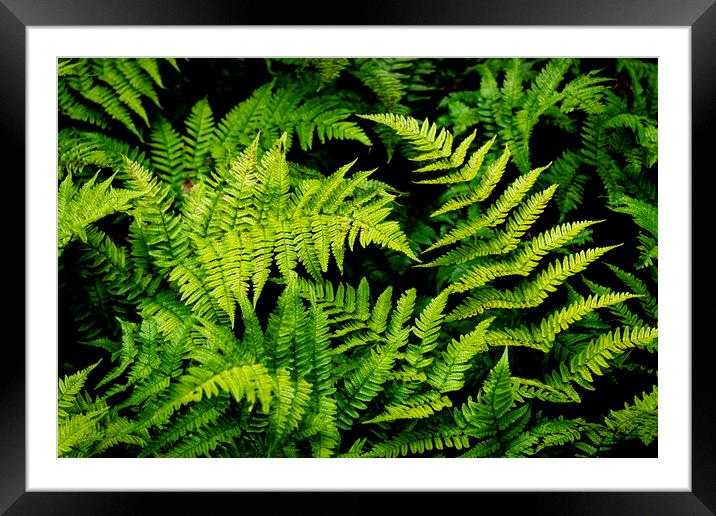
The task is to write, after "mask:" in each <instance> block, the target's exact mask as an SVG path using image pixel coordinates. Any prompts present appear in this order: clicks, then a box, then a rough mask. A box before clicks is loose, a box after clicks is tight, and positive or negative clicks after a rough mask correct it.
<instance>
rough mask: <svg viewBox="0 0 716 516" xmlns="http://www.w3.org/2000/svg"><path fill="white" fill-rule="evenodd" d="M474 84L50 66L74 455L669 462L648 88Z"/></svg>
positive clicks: (86, 62)
mask: <svg viewBox="0 0 716 516" xmlns="http://www.w3.org/2000/svg"><path fill="white" fill-rule="evenodd" d="M232 63H233V61H232ZM460 63H462V61H460V60H455V61H452V60H443V59H427V60H421V59H407V58H399V59H370V58H355V59H354V58H350V59H349V58H316V59H266V60H262V61H255V62H253V63H252V66H253V68H251V69H252V70H254V71H256V70H258V69H259V68H260V67H261V66H264V67H265V69H266V73H265V75H262V76H257V77H252V78H251V81H250V82H246V84H255V85H258V87H255V88H253V89H252V90H250V91H248V92H247V91H243V92H242V93H235V92H234V89H233V88H234V85H233V82H232V88H230V94H226V95H224V97H223V98H222V99H221V100H222V101H223V102H218V101H216V99H217V97H220V95H217V94H216V92H214V91H209V92H207V93H206V94H204V93H202V94H201V96H199V97H193V94H194V93H195V92H194V91H193V90H192V91H193V93H192V98H180V99H173V98H171V96H170V95H169V93H170V92H172V91H182V88H183V87H185V85H184V86H183V85H182V83H181V82H180V81H175V82H174V83H173V84H170V82H169V81H170V79H172V80H174V79H175V76H176V75H177V74H175V73H174V74H172V75H170V74H165V73H164V72H163V70H161V66H163V64H164V62H163V61H159V60H153V59H136V60H132V59H126V60H111V59H103V60H92V59H71V60H61V61H60V63H59V75H60V90H59V95H60V104H59V105H60V114H61V115H63V118H62V120H63V124H64V126H63V127H62V129H61V131H60V133H59V139H58V171H57V172H58V178H59V181H58V263H59V269H60V301H61V302H60V307H61V310H63V313H64V317H63V319H62V321H63V322H62V324H61V335H62V340H61V344H60V349H61V351H68V353H67V356H66V357H65V360H66V363H64V364H62V365H61V368H60V369H61V371H62V372H63V373H64V372H69V373H70V374H63V375H62V376H61V378H60V380H59V391H58V437H59V439H58V456H60V457H93V456H100V457H116V456H127V457H286V458H289V457H315V458H328V457H342V458H381V457H383V458H394V457H465V458H472V457H531V456H534V457H604V456H610V455H613V454H619V453H622V451H623V450H624V443H625V442H626V441H632V443H630V445H631V444H638V445H643V446H645V447H647V449H648V450H653V448H652V447H653V445H654V442H655V441H656V439H657V437H658V428H657V421H658V417H657V415H658V400H657V385H656V384H657V381H656V375H657V361H656V358H657V357H656V355H657V353H658V318H657V315H658V300H657V297H656V293H657V289H656V288H655V279H656V272H657V271H656V262H657V254H656V253H657V248H658V247H657V241H658V235H657V225H658V224H657V222H658V220H657V219H658V217H657V211H656V183H655V182H654V181H652V180H651V178H650V174H652V171H650V169H651V167H652V166H653V165H655V163H656V124H655V120H656V118H655V117H656V104H655V103H654V99H653V91H655V90H654V88H655V85H656V82H655V77H656V74H655V70H654V68H653V67H652V66H651V65H650V64H649V63H641V64H640V62H637V61H636V60H619V61H618V62H615V70H617V71H618V73H620V74H621V77H622V79H620V80H621V81H624V80H626V79H624V77H627V78H628V80H629V81H630V82H629V84H631V87H632V88H633V89H632V90H631V91H632V92H633V95H632V97H628V96H624V95H621V94H620V93H619V89H618V88H617V87H615V86H614V82H616V81H614V80H613V78H612V77H609V76H608V75H607V74H606V72H601V71H597V70H591V69H590V70H589V71H588V72H584V73H582V72H581V71H580V70H581V67H582V66H584V64H583V63H582V62H581V61H580V60H577V59H548V60H542V59H535V60H524V59H523V60H519V59H514V60H510V59H485V60H477V61H475V62H474V64H473V65H471V66H470V67H465V68H464V69H461V68H459V65H460ZM192 65H193V63H192V60H189V61H187V62H186V63H185V64H184V65H183V66H182V68H185V67H187V68H189V69H190V68H191V67H192ZM227 70H230V68H229V67H228V65H227V67H226V68H224V69H222V71H227ZM89 72H92V73H91V74H90V73H89ZM160 72H161V73H160ZM227 73H229V72H227ZM473 74H477V75H478V76H479V82H473V81H472V80H471V79H473V78H474V77H472V75H473ZM243 78H244V79H245V77H243ZM226 80H227V81H228V78H227V79H226ZM233 80H234V78H232V81H233ZM235 82H237V83H241V85H242V87H246V86H245V84H244V82H245V81H244V82H242V81H241V80H237V81H235ZM466 84H470V88H472V89H466V88H465V85H466ZM475 84H479V90H474V88H475ZM619 84H621V83H619ZM165 86H167V88H166V89H165ZM172 88H173V89H172ZM160 90H161V91H160ZM217 91H219V90H217ZM236 91H241V90H240V89H239V88H238V86H237V87H236ZM440 92H442V93H440ZM160 93H161V94H162V104H160V103H159V95H160ZM165 95H168V96H167V98H166V100H165ZM436 95H437V97H436V98H434V97H435V96H436ZM440 95H444V96H443V97H441V98H442V100H441V98H440ZM147 100H148V101H149V102H147ZM166 102H171V104H169V105H171V106H172V107H173V108H174V109H170V108H166V109H165V108H163V107H162V106H163V105H165V104H166ZM237 102H238V103H237ZM438 103H439V105H437V104H438ZM222 105H223V106H225V108H224V109H226V106H232V105H233V106H234V107H233V108H230V109H228V111H227V112H225V113H222V112H220V111H219V110H220V109H221V108H219V106H222ZM438 107H441V108H445V109H446V110H447V113H446V114H444V115H443V116H440V117H439V118H438V119H437V121H433V120H431V119H430V118H424V116H425V113H426V112H427V113H434V112H435V111H436V110H437V109H438ZM358 113H364V114H361V115H358ZM430 116H434V115H433V114H431V115H430ZM113 120H114V121H119V122H120V124H119V126H120V127H121V126H122V125H124V126H125V127H126V128H127V129H128V130H129V132H128V133H126V134H125V135H124V136H122V135H121V134H118V133H115V132H112V133H110V134H105V133H103V132H101V131H100V130H105V131H109V130H114V129H113V124H114V122H113ZM88 124H89V127H91V126H94V127H91V128H90V129H88ZM114 125H117V124H114ZM545 125H549V126H550V127H551V128H552V130H555V131H565V132H567V133H569V134H571V135H572V136H573V137H572V138H570V139H569V140H568V141H569V145H571V147H569V146H567V145H565V146H562V147H560V148H559V149H558V151H557V152H555V153H554V154H553V155H551V154H550V155H548V154H549V153H550V152H552V151H553V150H554V148H555V146H554V144H552V146H549V145H548V146H547V147H546V149H543V148H541V146H540V145H538V144H537V143H536V142H543V141H544V133H543V132H542V131H543V130H544V126H545ZM369 134H371V135H375V136H377V139H373V138H372V136H371V138H369V136H368V135H369ZM339 140H340V141H339ZM317 141H320V142H321V144H322V145H317V144H316V142H317ZM575 142H577V143H575ZM383 152H385V154H383ZM386 156H387V159H385V158H386ZM365 161H370V162H371V163H372V164H371V165H370V167H371V170H362V169H361V165H360V163H363V162H365ZM540 162H541V163H540ZM372 167H377V168H372ZM595 184H596V185H597V186H598V187H599V188H601V189H602V190H600V192H599V194H596V195H595V196H593V197H594V199H595V200H593V202H594V203H597V204H599V203H601V204H600V206H601V208H603V209H601V210H595V211H590V212H588V213H587V212H585V213H584V216H583V217H572V216H571V215H572V213H571V212H580V210H581V209H582V205H583V204H584V203H585V192H587V190H586V189H587V188H592V187H594V186H595ZM601 194H605V195H604V196H603V197H599V195H601ZM590 195H591V192H590ZM594 213H596V214H597V215H598V216H596V217H593V216H592V215H593V214H594ZM579 214H580V215H582V213H579ZM617 218H619V220H620V221H621V222H620V223H619V224H623V225H624V228H625V232H624V233H611V230H612V229H614V224H613V221H614V220H616V219H617ZM624 235H625V236H624ZM623 236H624V238H622V237H623ZM632 236H633V238H632ZM637 259H638V260H637ZM86 346H91V348H90V347H86ZM88 349H91V351H92V352H93V353H94V354H95V355H96V354H99V355H100V356H102V357H103V358H102V360H101V361H100V362H98V363H96V364H94V365H89V366H88V365H87V362H82V359H81V358H80V359H77V358H76V357H75V356H74V355H75V354H76V355H78V356H80V357H82V356H84V355H83V352H84V351H86V350H88ZM69 351H71V353H69ZM93 356H94V355H93ZM78 360H79V364H80V365H79V366H78V365H77V363H78ZM94 360H95V361H96V360H97V359H94ZM605 386H606V387H605ZM642 391H646V392H648V393H645V394H642V395H639V396H637V397H634V394H635V393H641V392H642ZM604 393H609V395H608V396H606V395H604ZM631 400H633V402H632V401H631Z"/></svg>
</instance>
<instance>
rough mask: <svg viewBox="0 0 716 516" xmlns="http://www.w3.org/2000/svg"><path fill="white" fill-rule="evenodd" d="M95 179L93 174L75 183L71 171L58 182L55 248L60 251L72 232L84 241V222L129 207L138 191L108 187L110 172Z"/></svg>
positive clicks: (98, 218)
mask: <svg viewBox="0 0 716 516" xmlns="http://www.w3.org/2000/svg"><path fill="white" fill-rule="evenodd" d="M96 180H97V175H95V176H94V177H93V178H92V179H90V180H89V181H86V182H85V183H84V184H83V185H82V186H81V187H78V186H76V185H75V184H73V182H72V174H68V175H67V177H65V179H64V181H62V183H61V184H60V188H59V191H58V194H57V249H58V252H59V253H60V254H61V253H62V250H63V249H64V248H65V246H67V244H68V243H69V242H70V240H72V238H73V237H75V236H77V237H79V238H80V239H81V240H82V241H83V242H86V241H87V238H88V236H87V232H86V228H87V226H89V225H90V224H92V223H94V222H97V221H98V220H100V219H102V218H104V217H106V216H107V215H110V214H112V213H122V212H127V211H129V210H130V208H131V204H130V201H131V200H132V199H135V198H137V197H139V195H141V194H139V193H137V192H131V191H128V190H124V189H120V188H112V186H111V184H112V181H113V180H114V176H112V177H110V178H109V179H107V180H106V181H103V182H101V183H99V184H96Z"/></svg>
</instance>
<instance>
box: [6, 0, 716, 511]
mask: <svg viewBox="0 0 716 516" xmlns="http://www.w3.org/2000/svg"><path fill="white" fill-rule="evenodd" d="M715 1H716V0H601V1H595V0H540V1H539V2H537V1H534V2H530V3H528V2H524V1H520V0H502V1H500V2H497V1H492V2H486V1H482V0H480V1H475V0H459V1H457V0H452V1H443V2H441V3H440V5H439V6H438V4H436V3H435V2H428V1H427V0H390V1H389V0H385V1H380V0H375V1H373V0H364V1H362V2H361V3H360V4H355V5H356V7H355V9H350V8H349V9H346V8H339V7H340V5H339V4H338V3H331V4H328V3H327V4H325V5H321V4H317V3H315V2H293V3H290V4H288V3H287V4H285V5H281V4H278V5H277V4H275V3H271V2H247V1H243V0H234V1H232V2H228V1H225V0H202V1H201V2H199V1H196V0H173V1H171V2H168V1H161V0H143V1H140V0H102V1H97V0H0V93H1V94H2V95H0V98H2V101H1V102H0V125H1V126H2V130H3V137H2V138H1V139H0V142H2V144H1V146H0V148H1V149H2V153H3V154H2V155H3V162H4V165H5V166H4V167H3V168H4V171H5V177H6V179H5V180H6V181H8V182H9V185H8V186H7V187H6V188H7V190H6V191H9V189H10V188H12V189H13V194H12V197H17V198H20V199H24V198H26V197H24V195H27V194H28V193H29V192H27V191H26V187H25V180H24V178H25V174H24V172H23V171H24V170H25V156H24V153H23V152H22V150H21V149H24V148H25V112H26V111H25V108H26V106H25V86H26V85H25V58H26V56H25V50H26V46H25V30H26V28H27V27H31V26H84V25H95V26H103V25H125V26H130V25H155V26H156V25H430V26H437V25H448V26H449V25H503V26H504V25H531V26H549V25H555V26H560V25H563V26H645V25H646V26H682V27H690V29H691V43H692V47H691V50H692V61H691V72H692V76H691V80H692V82H691V101H692V127H691V131H692V170H693V171H698V172H700V174H699V173H698V172H697V173H696V174H694V173H692V174H691V177H690V180H691V181H692V183H691V184H692V211H691V217H692V238H693V235H706V236H705V238H709V237H708V235H709V234H710V233H709V232H708V231H707V229H708V228H706V227H705V223H704V222H702V221H707V220H710V219H709V218H708V217H707V215H706V214H705V210H704V209H703V207H705V206H709V205H710V204H709V203H708V201H707V198H706V196H707V195H708V192H709V189H708V188H707V187H701V188H699V189H696V188H693V179H694V178H695V177H698V178H699V182H700V183H701V182H702V181H703V179H704V177H709V175H713V172H712V171H713V164H712V156H711V154H712V148H713V142H714V141H716V134H715V130H714V125H716V124H715V123H714V121H716V101H714V98H715V95H714V94H715V93H716V87H715V86H716V5H715V3H714V2H715ZM8 161H9V164H8ZM687 172H688V171H687ZM10 174H12V176H11V175H10ZM18 175H22V176H23V181H20V184H21V186H20V188H22V190H23V194H24V195H23V196H20V195H19V192H18V191H17V188H18V187H17V183H18V181H17V179H16V178H17V176H18ZM6 213H9V210H8V211H7V212H6ZM14 213H20V209H18V208H15V209H14ZM15 219H16V216H15ZM23 222H24V219H23ZM4 229H5V238H7V239H11V240H9V242H14V244H12V251H9V252H11V253H12V254H10V256H11V257H12V258H11V260H10V263H11V264H12V265H11V266H12V267H18V265H17V264H18V263H20V264H22V267H24V272H25V275H24V277H27V275H28V274H31V273H32V270H28V267H27V263H28V256H26V253H25V251H24V247H23V246H21V245H20V244H19V242H24V241H25V233H24V231H25V226H24V223H23V225H20V224H19V223H18V222H16V220H11V221H5V225H4ZM13 230H14V231H15V232H20V231H22V232H23V233H22V234H20V235H17V236H16V235H14V234H13ZM702 238H704V237H702ZM18 255H21V256H18ZM707 255H708V253H707V252H701V253H692V265H691V267H692V275H693V274H694V271H699V272H700V276H699V282H698V283H697V284H698V285H700V286H701V285H704V286H702V289H703V290H701V291H706V288H705V284H706V283H705V282H704V281H703V280H702V278H709V277H710V275H708V274H709V273H708V272H705V273H704V271H705V270H706V269H705V267H703V265H704V264H703V262H704V261H705V260H706V259H708V258H707ZM6 270H9V268H7V267H6ZM9 276H15V277H18V276H19V275H17V274H15V273H13V274H9ZM692 277H693V276H692ZM692 285H693V282H692ZM18 291H20V292H21V294H20V295H21V299H25V293H24V285H23V286H22V287H20V288H18ZM691 292H692V299H690V300H684V302H687V303H691V307H692V311H691V314H692V316H691V317H692V328H691V329H692V335H693V337H692V339H691V340H692V342H688V343H684V349H688V348H689V347H691V357H692V407H691V409H692V410H691V412H692V421H691V423H692V457H691V459H692V461H691V465H692V475H691V480H692V490H691V491H690V492H560V493H556V492H522V493H505V492H497V493H483V492H477V493H447V492H439V493H438V492H436V493H425V492H423V493H416V492H412V493H395V494H392V495H391V496H386V493H364V492H333V493H306V492H302V493H147V492H142V493H128V492H106V493H99V492H26V488H25V486H26V484H25V474H26V465H25V457H26V451H25V351H24V349H23V346H21V345H20V344H19V340H20V339H22V341H23V342H24V339H25V333H24V327H23V329H22V330H21V331H20V339H11V338H8V337H6V341H5V343H4V344H5V345H4V350H3V358H4V360H3V363H4V364H13V367H14V368H13V369H10V368H9V367H7V365H6V366H5V367H3V369H2V375H1V377H2V380H1V382H2V388H1V389H0V512H3V513H5V514H8V515H25V514H92V515H94V514H103V515H111V514H144V513H150V512H155V511H156V510H158V509H157V508H158V507H161V509H159V510H160V513H178V514H185V513H189V512H191V511H192V510H195V509H196V508H199V507H204V512H206V511H208V510H219V509H220V508H222V507H231V506H232V505H233V507H234V508H235V509H237V508H238V507H239V505H238V504H241V505H240V506H242V507H246V504H249V505H248V507H252V506H253V505H254V504H266V503H270V504H271V505H272V506H273V507H276V505H275V504H276V503H277V502H278V503H281V504H284V503H285V504H290V506H289V505H287V507H290V508H291V510H292V512H297V513H299V514H302V513H304V512H307V511H309V510H310V511H311V512H312V513H319V514H322V513H323V511H325V513H326V514H329V513H330V514H336V513H340V514H342V513H349V514H353V513H355V514H364V513H370V512H374V511H376V510H378V507H381V508H384V509H389V510H393V509H394V507H397V504H400V510H401V512H405V513H407V512H409V511H412V510H416V509H419V508H423V509H424V508H425V507H427V506H426V504H427V503H432V504H436V505H442V504H443V503H449V504H450V505H448V506H447V507H451V506H453V507H460V506H463V507H472V509H471V510H477V509H478V508H479V506H483V507H484V506H485V504H487V503H495V504H496V507H498V508H500V507H501V508H502V509H503V510H505V511H507V512H508V513H521V512H522V511H525V513H526V512H527V511H529V512H530V513H533V514H534V513H537V514H550V515H558V514H583V515H592V514H593V515H597V514H599V515H601V514H625V515H631V514H634V515H640V516H641V515H671V514H674V515H682V514H690V515H701V514H704V515H705V514H716V440H715V439H713V436H714V435H716V389H714V388H713V385H712V384H711V383H710V378H711V375H712V374H713V373H712V371H711V370H712V368H713V365H712V364H713V352H712V347H713V346H712V344H711V342H710V339H709V338H708V336H706V338H704V335H707V334H706V333H705V332H696V333H694V330H697V329H703V327H704V326H705V324H704V321H708V320H709V319H708V317H709V312H710V311H711V309H712V307H713V306H714V303H712V302H709V300H708V299H705V300H704V299H703V298H701V299H699V296H698V295H697V294H698V292H699V291H696V290H695V289H693V287H692V290H691ZM7 300H8V301H10V303H9V304H10V306H14V307H15V308H14V309H15V310H17V309H21V310H23V314H22V318H23V320H25V314H26V312H25V309H26V307H25V303H24V302H23V303H19V302H16V301H15V298H14V297H12V298H11V297H9V296H8V299H7ZM28 309H29V307H28ZM15 320H17V318H9V317H8V318H7V321H9V322H7V323H6V325H5V327H6V328H12V327H13V323H14V321H15ZM14 326H15V327H16V326H17V324H14ZM697 335H698V336H701V338H700V339H699V338H697ZM709 373H711V375H710V374H709ZM393 495H394V496H393ZM209 497H211V500H209V499H208V498H209ZM377 497H379V498H380V499H377ZM454 497H457V500H456V499H455V498H454ZM228 504H232V505H228ZM155 505H156V507H155ZM276 512H277V511H276V510H275V509H271V510H269V513H271V514H274V513H276ZM422 512H423V510H420V512H418V513H422Z"/></svg>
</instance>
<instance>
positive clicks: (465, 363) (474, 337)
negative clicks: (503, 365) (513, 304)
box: [428, 318, 494, 393]
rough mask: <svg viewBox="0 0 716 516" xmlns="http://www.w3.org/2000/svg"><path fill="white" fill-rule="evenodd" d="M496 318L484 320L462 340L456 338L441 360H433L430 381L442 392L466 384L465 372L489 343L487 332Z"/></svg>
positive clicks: (453, 389)
mask: <svg viewBox="0 0 716 516" xmlns="http://www.w3.org/2000/svg"><path fill="white" fill-rule="evenodd" d="M493 320H494V318H489V319H486V320H484V321H482V322H481V323H480V324H478V325H477V327H476V328H475V329H474V330H473V331H471V332H470V333H467V334H465V335H462V336H460V340H459V341H457V340H455V339H453V340H452V342H451V343H450V344H449V345H448V346H447V349H446V351H444V352H443V353H442V356H441V357H440V359H439V360H436V361H434V362H433V364H432V366H431V367H430V369H429V370H428V383H429V384H430V385H431V386H432V387H434V388H435V389H437V391H438V392H440V393H445V392H451V391H459V390H460V389H462V387H463V386H464V384H465V372H466V371H468V370H469V369H470V367H471V365H472V364H471V363H470V362H471V360H472V359H473V357H474V356H475V355H476V354H477V353H480V352H485V351H487V349H488V345H487V343H486V342H485V334H486V332H487V329H488V327H489V326H490V324H491V323H492V321H493Z"/></svg>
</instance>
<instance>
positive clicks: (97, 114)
mask: <svg viewBox="0 0 716 516" xmlns="http://www.w3.org/2000/svg"><path fill="white" fill-rule="evenodd" d="M165 61H166V62H168V63H169V64H171V65H172V66H173V67H174V68H175V69H176V70H178V69H179V68H178V67H177V64H176V61H175V60H173V59H166V60H165ZM160 64H161V63H160V61H159V60H157V59H151V58H138V59H109V58H95V59H84V58H80V59H75V58H73V59H60V60H59V61H58V65H57V75H58V78H59V82H58V92H59V95H58V106H59V112H60V114H61V115H64V116H67V117H69V118H71V119H73V120H78V121H81V122H87V123H89V124H92V125H96V126H99V127H101V128H107V127H109V126H110V122H111V121H112V120H114V121H117V122H119V123H121V124H122V125H123V126H124V127H126V128H127V129H128V130H130V131H131V132H132V133H134V134H135V135H137V136H138V137H140V138H141V131H140V129H139V128H138V127H137V125H136V124H137V118H139V119H140V120H141V121H142V122H144V124H145V125H146V126H148V125H149V118H148V115H147V111H146V107H145V103H146V102H147V100H150V101H151V102H152V103H154V105H156V106H159V105H160V104H159V96H158V94H157V90H156V88H157V87H159V88H164V84H163V83H162V75H161V73H160Z"/></svg>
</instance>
